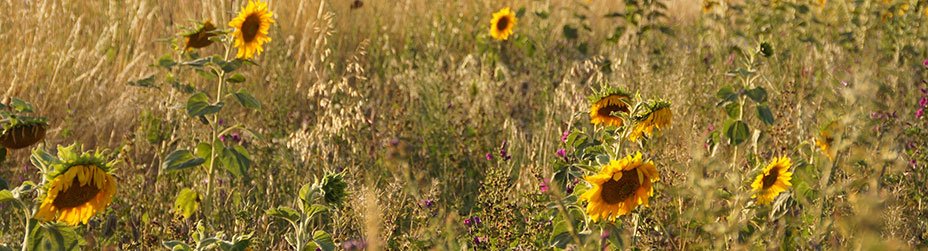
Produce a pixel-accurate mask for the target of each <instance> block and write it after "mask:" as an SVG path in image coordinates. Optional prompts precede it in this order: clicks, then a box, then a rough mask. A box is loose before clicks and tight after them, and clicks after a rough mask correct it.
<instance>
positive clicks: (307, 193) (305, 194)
mask: <svg viewBox="0 0 928 251" xmlns="http://www.w3.org/2000/svg"><path fill="white" fill-rule="evenodd" d="M316 191H317V190H316V189H313V186H312V185H310V184H303V187H300V194H299V196H300V200H301V201H303V204H307V205H308V204H309V203H312V202H313V199H315V197H316Z"/></svg>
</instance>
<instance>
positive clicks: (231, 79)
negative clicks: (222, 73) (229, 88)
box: [226, 73, 245, 84]
mask: <svg viewBox="0 0 928 251" xmlns="http://www.w3.org/2000/svg"><path fill="white" fill-rule="evenodd" d="M226 81H229V83H236V84H237V83H242V82H245V76H244V75H242V74H239V73H236V74H235V75H232V76H231V77H229V78H227V79H226Z"/></svg>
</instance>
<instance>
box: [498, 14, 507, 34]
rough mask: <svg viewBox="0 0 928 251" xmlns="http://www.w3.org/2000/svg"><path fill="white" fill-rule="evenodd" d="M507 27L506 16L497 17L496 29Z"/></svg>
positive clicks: (500, 29)
mask: <svg viewBox="0 0 928 251" xmlns="http://www.w3.org/2000/svg"><path fill="white" fill-rule="evenodd" d="M507 27H509V17H508V16H504V17H501V18H499V21H496V30H498V31H503V30H506V28H507Z"/></svg>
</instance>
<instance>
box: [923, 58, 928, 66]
mask: <svg viewBox="0 0 928 251" xmlns="http://www.w3.org/2000/svg"><path fill="white" fill-rule="evenodd" d="M922 65H923V66H925V67H928V59H925V61H922Z"/></svg>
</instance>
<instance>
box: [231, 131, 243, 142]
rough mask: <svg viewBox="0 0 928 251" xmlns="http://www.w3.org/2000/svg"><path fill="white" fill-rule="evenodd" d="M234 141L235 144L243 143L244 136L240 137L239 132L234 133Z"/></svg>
mask: <svg viewBox="0 0 928 251" xmlns="http://www.w3.org/2000/svg"><path fill="white" fill-rule="evenodd" d="M232 141H233V142H235V143H239V142H242V136H241V135H239V134H238V133H237V132H233V133H232Z"/></svg>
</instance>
